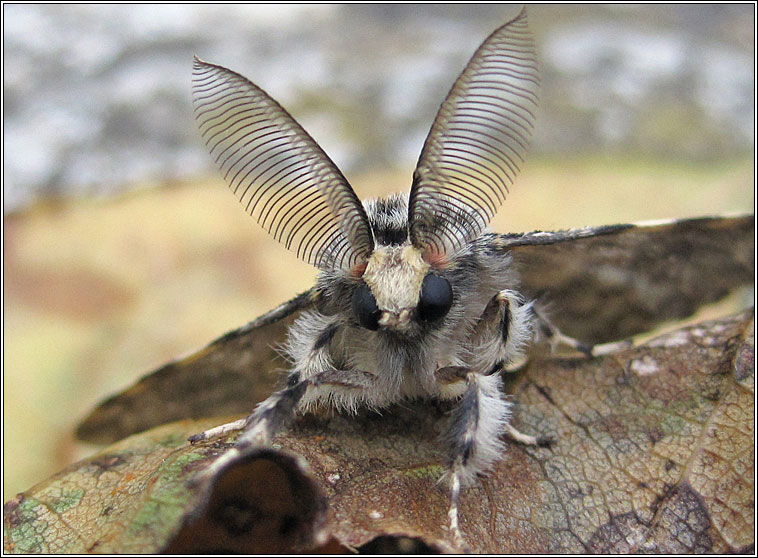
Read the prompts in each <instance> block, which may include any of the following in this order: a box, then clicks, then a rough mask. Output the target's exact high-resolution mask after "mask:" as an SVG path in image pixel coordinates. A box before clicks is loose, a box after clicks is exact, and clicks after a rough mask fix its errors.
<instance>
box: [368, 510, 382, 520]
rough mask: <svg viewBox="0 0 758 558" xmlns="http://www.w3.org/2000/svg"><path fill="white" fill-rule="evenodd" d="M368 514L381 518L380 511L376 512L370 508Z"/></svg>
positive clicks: (374, 517)
mask: <svg viewBox="0 0 758 558" xmlns="http://www.w3.org/2000/svg"><path fill="white" fill-rule="evenodd" d="M368 516H369V517H370V518H371V519H381V518H382V514H381V512H378V511H376V510H371V511H370V512H368Z"/></svg>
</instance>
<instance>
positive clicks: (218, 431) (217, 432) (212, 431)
mask: <svg viewBox="0 0 758 558" xmlns="http://www.w3.org/2000/svg"><path fill="white" fill-rule="evenodd" d="M246 422H247V419H239V420H235V421H233V422H227V423H226V424H222V425H220V426H214V427H213V428H209V429H208V430H206V431H204V432H200V433H199V434H194V435H192V436H190V437H189V438H187V439H188V440H189V442H190V443H192V444H194V443H196V442H200V441H202V440H209V439H211V438H215V437H217V436H223V435H224V434H228V433H229V432H234V431H236V430H242V429H243V428H245V424H246Z"/></svg>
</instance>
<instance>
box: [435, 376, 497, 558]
mask: <svg viewBox="0 0 758 558" xmlns="http://www.w3.org/2000/svg"><path fill="white" fill-rule="evenodd" d="M456 369H457V370H456V373H462V371H461V370H460V369H459V368H457V367H456ZM465 382H466V391H465V392H464V394H463V397H461V399H460V401H459V402H458V403H457V405H456V406H455V408H454V409H453V413H452V415H451V418H450V423H449V425H448V431H447V435H446V441H447V451H448V457H447V466H448V472H447V474H446V477H447V479H448V481H449V483H450V508H449V510H448V520H449V525H450V531H451V533H452V535H453V537H454V539H455V540H456V543H458V544H462V542H463V537H462V535H461V532H460V526H459V524H458V505H459V500H460V489H461V487H462V486H466V485H469V484H471V483H473V482H474V480H475V479H476V477H477V475H478V474H479V473H484V472H486V471H487V470H489V469H490V468H491V466H492V465H493V464H494V462H495V461H497V460H498V459H499V458H500V455H501V454H502V452H503V449H504V447H503V443H502V442H501V440H500V433H501V432H502V431H503V429H504V428H505V426H506V425H507V424H508V419H509V418H510V407H511V404H510V403H509V402H508V401H506V400H505V397H504V396H503V393H502V380H501V378H500V375H499V374H491V375H484V374H478V373H476V372H468V373H466V374H465Z"/></svg>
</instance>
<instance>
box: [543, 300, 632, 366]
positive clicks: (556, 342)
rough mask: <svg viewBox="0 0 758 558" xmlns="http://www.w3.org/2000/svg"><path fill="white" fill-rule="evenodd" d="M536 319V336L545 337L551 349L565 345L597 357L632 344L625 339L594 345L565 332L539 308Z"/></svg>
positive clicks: (588, 355) (626, 347)
mask: <svg viewBox="0 0 758 558" xmlns="http://www.w3.org/2000/svg"><path fill="white" fill-rule="evenodd" d="M534 321H535V326H536V327H535V337H536V338H537V340H540V339H544V340H546V341H547V343H548V344H549V345H550V349H551V350H552V351H555V350H556V349H557V348H558V347H560V346H564V347H568V348H570V349H573V350H575V351H579V352H581V353H584V354H585V355H586V356H587V357H590V358H591V357H596V356H601V355H607V354H610V353H615V352H617V351H620V350H623V349H628V348H629V347H631V346H632V341H630V340H628V339H624V340H622V341H614V342H611V343H602V344H598V345H593V344H591V343H584V342H583V341H580V340H578V339H574V338H573V337H569V336H568V335H566V334H564V333H563V332H562V331H561V330H560V329H558V326H556V325H555V324H554V323H553V322H551V321H550V319H549V318H548V317H547V316H546V315H545V313H544V312H543V311H541V310H539V309H537V308H534Z"/></svg>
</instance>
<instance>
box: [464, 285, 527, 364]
mask: <svg viewBox="0 0 758 558" xmlns="http://www.w3.org/2000/svg"><path fill="white" fill-rule="evenodd" d="M533 306H534V303H533V302H527V301H525V300H524V298H523V297H522V296H521V295H520V294H519V293H517V292H515V291H511V290H507V289H505V290H502V291H500V292H498V293H497V294H495V296H493V297H492V298H491V299H490V301H489V302H488V303H487V306H486V307H485V308H484V311H483V312H482V315H481V316H480V317H479V320H478V321H477V323H476V325H475V326H474V331H473V333H472V335H471V344H472V354H473V357H472V360H471V363H470V366H471V368H472V369H473V370H478V371H480V372H481V373H483V374H493V373H495V372H499V371H500V369H502V368H503V367H506V366H507V367H511V366H513V365H515V364H516V363H518V362H520V361H521V360H522V359H523V358H524V354H525V350H526V347H527V345H528V343H529V342H530V341H531V340H532V338H533V337H534V331H533V329H534V326H533V322H534V314H533V312H534V309H533Z"/></svg>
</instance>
